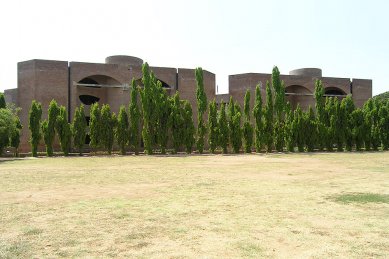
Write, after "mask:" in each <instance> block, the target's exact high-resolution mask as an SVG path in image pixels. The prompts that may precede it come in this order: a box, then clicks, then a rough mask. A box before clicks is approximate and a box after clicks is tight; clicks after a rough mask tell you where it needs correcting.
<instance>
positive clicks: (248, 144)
mask: <svg viewBox="0 0 389 259" xmlns="http://www.w3.org/2000/svg"><path fill="white" fill-rule="evenodd" d="M250 95H251V94H250V90H249V89H247V91H246V94H245V96H244V108H243V111H244V124H243V138H244V151H245V152H246V153H251V148H252V146H253V133H254V129H253V126H252V125H251V118H250V117H251V116H250V113H251V111H250Z"/></svg>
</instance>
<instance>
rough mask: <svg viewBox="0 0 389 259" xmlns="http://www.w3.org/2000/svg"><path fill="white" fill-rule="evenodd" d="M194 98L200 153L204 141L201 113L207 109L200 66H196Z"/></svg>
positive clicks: (204, 131) (202, 149)
mask: <svg viewBox="0 0 389 259" xmlns="http://www.w3.org/2000/svg"><path fill="white" fill-rule="evenodd" d="M195 76H196V85H197V88H196V98H197V141H196V145H197V150H198V151H199V153H200V154H202V153H203V151H204V142H205V140H204V139H205V134H206V127H205V125H204V120H203V115H204V113H205V111H206V110H207V95H206V94H205V91H204V80H203V69H202V68H201V67H198V68H196V71H195Z"/></svg>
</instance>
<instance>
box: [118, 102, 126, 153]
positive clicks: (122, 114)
mask: <svg viewBox="0 0 389 259" xmlns="http://www.w3.org/2000/svg"><path fill="white" fill-rule="evenodd" d="M128 135H129V122H128V114H127V111H126V107H125V106H124V105H122V106H120V110H119V114H118V118H117V127H116V130H115V138H116V142H117V143H118V145H119V149H120V154H122V155H125V154H126V147H127V144H128Z"/></svg>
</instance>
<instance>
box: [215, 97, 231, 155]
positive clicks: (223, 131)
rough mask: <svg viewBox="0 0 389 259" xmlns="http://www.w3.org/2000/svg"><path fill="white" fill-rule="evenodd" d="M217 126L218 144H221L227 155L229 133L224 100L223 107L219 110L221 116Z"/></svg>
mask: <svg viewBox="0 0 389 259" xmlns="http://www.w3.org/2000/svg"><path fill="white" fill-rule="evenodd" d="M217 124H218V125H219V139H218V143H219V145H220V147H221V148H222V150H223V154H227V147H228V139H229V132H228V122H227V114H226V105H225V103H224V102H223V100H222V102H221V105H220V110H219V116H218V122H217Z"/></svg>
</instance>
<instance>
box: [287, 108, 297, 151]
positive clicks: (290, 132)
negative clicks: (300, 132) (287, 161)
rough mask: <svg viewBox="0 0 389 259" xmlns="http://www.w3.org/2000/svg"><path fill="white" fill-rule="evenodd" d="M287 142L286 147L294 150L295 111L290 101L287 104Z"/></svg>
mask: <svg viewBox="0 0 389 259" xmlns="http://www.w3.org/2000/svg"><path fill="white" fill-rule="evenodd" d="M285 143H286V149H287V150H288V151H289V152H293V151H294V146H295V135H294V124H293V111H292V108H291V106H290V103H289V102H287V103H286V105H285Z"/></svg>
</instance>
